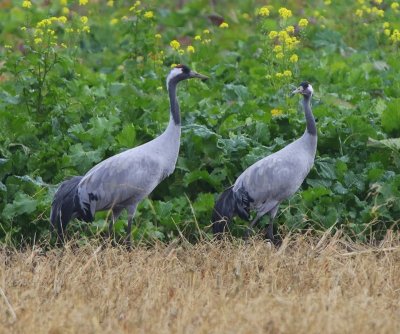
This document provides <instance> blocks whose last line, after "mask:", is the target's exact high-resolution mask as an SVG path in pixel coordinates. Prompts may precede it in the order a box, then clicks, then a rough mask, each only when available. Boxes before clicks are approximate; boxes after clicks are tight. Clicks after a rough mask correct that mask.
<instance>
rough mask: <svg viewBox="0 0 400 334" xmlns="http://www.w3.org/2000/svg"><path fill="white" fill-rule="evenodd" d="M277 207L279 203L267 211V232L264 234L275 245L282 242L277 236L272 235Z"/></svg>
mask: <svg viewBox="0 0 400 334" xmlns="http://www.w3.org/2000/svg"><path fill="white" fill-rule="evenodd" d="M278 208H279V204H278V205H276V206H275V207H274V208H273V209H272V210H271V211H270V212H269V224H268V226H267V232H266V234H265V237H266V238H267V239H268V240H271V242H272V243H273V244H274V245H275V246H280V244H281V243H282V241H281V240H280V239H279V238H275V235H274V218H275V216H276V214H277V212H278Z"/></svg>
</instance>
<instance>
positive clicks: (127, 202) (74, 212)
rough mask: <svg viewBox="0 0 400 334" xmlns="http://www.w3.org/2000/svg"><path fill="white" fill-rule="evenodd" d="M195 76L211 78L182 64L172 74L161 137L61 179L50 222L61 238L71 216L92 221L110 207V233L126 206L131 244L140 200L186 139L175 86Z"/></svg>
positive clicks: (166, 172) (171, 165)
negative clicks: (164, 126) (168, 118)
mask: <svg viewBox="0 0 400 334" xmlns="http://www.w3.org/2000/svg"><path fill="white" fill-rule="evenodd" d="M190 78H199V79H203V80H205V79H207V77H206V76H204V75H202V74H199V73H196V72H195V71H192V70H190V69H189V67H187V66H185V65H177V66H176V67H174V68H173V69H172V70H171V72H170V73H169V75H168V77H167V89H168V94H169V100H170V120H169V124H168V126H167V128H166V129H165V131H164V132H163V133H162V134H161V135H160V136H158V137H157V138H155V139H153V140H152V141H150V142H147V143H145V144H143V145H140V146H138V147H135V148H132V149H129V150H127V151H124V152H122V153H119V154H117V155H114V156H112V157H110V158H108V159H106V160H104V161H102V162H100V163H99V164H97V165H96V166H94V167H93V168H92V169H91V170H89V171H88V172H87V173H86V174H85V175H84V176H74V177H72V178H70V179H69V180H66V181H64V182H63V183H61V185H60V187H59V188H58V190H57V192H56V193H55V195H54V200H53V203H52V207H51V214H50V221H51V225H52V226H53V228H54V229H55V230H56V231H57V235H58V239H59V240H60V241H61V242H63V241H64V231H65V229H66V227H67V224H68V222H69V221H70V220H71V219H73V218H77V219H80V220H83V221H86V222H92V221H93V220H94V215H95V212H97V211H104V210H111V213H112V217H111V219H110V224H109V234H110V235H111V234H112V229H113V224H114V222H115V221H116V220H117V218H118V217H119V215H120V214H121V212H122V211H123V210H124V209H126V210H127V212H128V226H127V242H128V244H130V238H131V228H132V221H133V217H134V215H135V211H136V207H137V205H138V203H139V202H140V201H141V200H142V199H143V198H145V197H146V196H148V195H149V194H150V193H151V192H152V191H153V189H154V188H155V187H156V186H157V185H158V184H159V183H160V182H161V181H162V180H164V179H165V178H166V177H167V176H169V175H170V174H172V172H173V171H174V169H175V164H176V161H177V158H178V153H179V145H180V137H181V119H180V111H179V104H178V101H177V97H176V88H177V85H178V83H179V82H181V81H183V80H186V79H190Z"/></svg>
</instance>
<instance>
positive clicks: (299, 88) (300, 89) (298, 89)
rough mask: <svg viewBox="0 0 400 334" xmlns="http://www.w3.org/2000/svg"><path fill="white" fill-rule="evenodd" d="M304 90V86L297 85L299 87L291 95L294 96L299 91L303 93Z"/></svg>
mask: <svg viewBox="0 0 400 334" xmlns="http://www.w3.org/2000/svg"><path fill="white" fill-rule="evenodd" d="M303 90H304V88H303V87H302V86H300V87H297V88H296V89H295V90H294V91H293V92H292V93H291V94H290V96H293V95H295V94H298V93H300V94H301V93H302V92H303Z"/></svg>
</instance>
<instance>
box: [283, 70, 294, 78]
mask: <svg viewBox="0 0 400 334" xmlns="http://www.w3.org/2000/svg"><path fill="white" fill-rule="evenodd" d="M283 75H284V76H285V77H291V76H292V71H289V70H286V71H283Z"/></svg>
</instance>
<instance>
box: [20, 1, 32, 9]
mask: <svg viewBox="0 0 400 334" xmlns="http://www.w3.org/2000/svg"><path fill="white" fill-rule="evenodd" d="M22 7H23V8H28V9H29V8H31V7H32V2H30V1H23V2H22Z"/></svg>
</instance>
